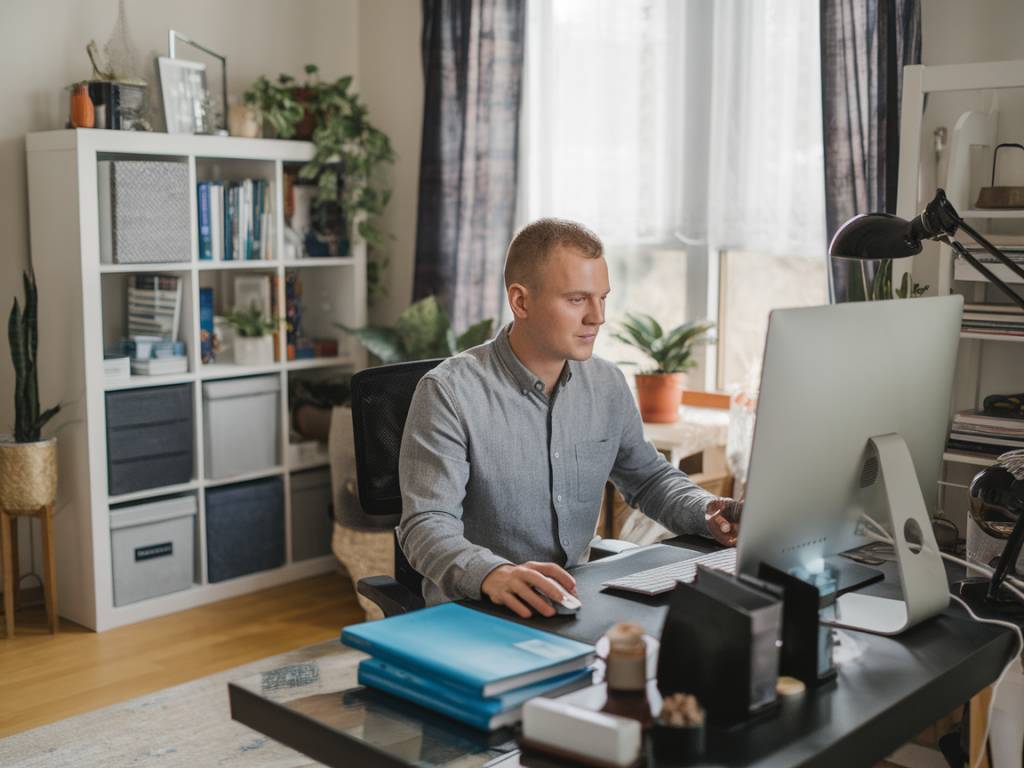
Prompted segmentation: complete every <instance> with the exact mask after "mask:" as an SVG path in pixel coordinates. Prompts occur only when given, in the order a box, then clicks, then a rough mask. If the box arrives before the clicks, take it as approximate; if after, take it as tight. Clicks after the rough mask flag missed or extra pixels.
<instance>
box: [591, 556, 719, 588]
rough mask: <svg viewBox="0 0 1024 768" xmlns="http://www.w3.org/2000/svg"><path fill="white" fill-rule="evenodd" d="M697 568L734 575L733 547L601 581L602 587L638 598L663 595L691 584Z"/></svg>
mask: <svg viewBox="0 0 1024 768" xmlns="http://www.w3.org/2000/svg"><path fill="white" fill-rule="evenodd" d="M698 565H703V566H704V567H705V568H714V569H716V570H719V571H725V572H726V573H736V548H735V547H731V548H729V549H719V550H717V551H715V552H709V553H708V554H706V555H700V556H699V557H693V558H690V559H689V560H680V561H679V562H678V563H669V564H668V565H659V566H658V567H657V568H650V569H648V570H646V571H638V572H637V573H631V574H629V575H628V576H620V577H619V578H617V579H611V580H610V581H606V582H603V583H602V584H601V586H603V587H609V588H611V589H621V590H624V591H626V592H639V593H640V594H641V595H660V594H661V593H662V592H670V591H672V590H673V589H675V588H676V584H677V583H678V582H680V581H683V582H686V583H687V584H689V583H690V582H691V581H693V580H694V578H696V576H697V566H698Z"/></svg>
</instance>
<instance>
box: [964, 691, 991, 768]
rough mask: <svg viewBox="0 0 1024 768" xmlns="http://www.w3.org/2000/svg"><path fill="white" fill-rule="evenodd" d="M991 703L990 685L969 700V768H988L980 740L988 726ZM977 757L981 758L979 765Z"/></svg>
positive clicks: (986, 757)
mask: <svg viewBox="0 0 1024 768" xmlns="http://www.w3.org/2000/svg"><path fill="white" fill-rule="evenodd" d="M991 702H992V686H991V685H990V686H989V687H988V688H986V689H985V690H983V691H982V692H981V693H979V694H978V695H977V696H975V697H974V698H973V699H971V741H970V744H971V755H970V761H969V762H968V765H969V766H971V768H974V766H978V768H990V766H989V762H988V754H987V753H986V750H985V742H984V741H982V739H983V738H984V736H985V730H986V725H987V724H988V709H989V704H991ZM979 757H981V762H980V763H979V762H978V758H979Z"/></svg>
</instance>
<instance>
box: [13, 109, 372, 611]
mask: <svg viewBox="0 0 1024 768" xmlns="http://www.w3.org/2000/svg"><path fill="white" fill-rule="evenodd" d="M26 152H27V157H28V179H29V209H30V227H31V245H32V264H33V269H34V270H35V274H36V279H37V282H38V285H39V338H40V344H39V370H40V377H39V388H40V400H41V402H43V403H46V404H50V403H54V402H60V403H62V409H61V413H60V414H59V416H58V419H57V423H56V426H55V427H54V428H53V429H54V430H55V433H56V435H57V436H58V446H59V478H60V480H59V486H60V487H59V496H58V501H57V512H56V518H55V522H56V525H55V528H56V552H57V580H58V605H59V609H60V613H61V615H62V616H65V617H67V618H69V619H71V620H72V621H75V622H77V623H79V624H82V625H84V626H87V627H90V628H93V629H95V630H97V631H101V630H105V629H109V628H112V627H116V626H120V625H124V624H130V623H133V622H137V621H141V620H143V619H147V618H150V617H154V616H159V615H163V614H167V613H172V612H174V611H179V610H182V609H185V608H190V607H192V606H196V605H201V604H204V603H208V602H211V601H214V600H220V599H223V598H226V597H230V596H233V595H238V594H243V593H246V592H251V591H254V590H258V589H263V588H266V587H269V586H272V585H275V584H280V583H284V582H287V581H291V580H294V579H299V578H303V577H306V576H310V575H313V574H316V573H321V572H325V571H329V570H331V569H333V568H334V567H335V564H334V558H333V556H323V557H316V558H313V559H309V560H303V561H300V562H292V559H291V555H292V514H291V493H290V477H291V473H292V472H294V471H299V470H306V469H310V468H312V467H311V466H309V465H308V464H304V465H302V466H289V464H288V455H289V453H288V450H287V448H288V446H287V443H288V434H289V430H288V426H289V417H288V400H287V398H288V380H289V378H290V377H292V376H296V375H303V376H307V375H317V374H320V373H324V372H330V371H332V370H339V371H340V370H345V369H358V368H360V367H362V366H363V365H365V355H364V353H363V352H362V350H361V349H360V348H359V347H358V346H357V345H356V344H355V343H354V342H353V340H352V339H350V338H347V337H346V336H345V334H344V333H342V332H340V331H338V330H337V329H333V323H332V322H331V321H337V322H342V323H345V324H348V325H352V326H362V325H365V323H366V245H365V243H363V242H358V243H354V244H353V246H352V248H351V253H350V255H348V256H345V257H336V258H323V259H314V258H309V259H296V260H291V261H288V260H283V259H282V258H281V256H282V255H283V254H284V217H283V210H284V206H283V194H282V190H283V183H282V182H283V176H284V168H285V166H286V165H292V164H295V165H299V164H302V163H303V162H306V161H308V160H309V159H310V158H311V157H312V156H313V146H312V145H311V144H309V143H308V142H299V141H277V140H269V139H240V138H228V137H216V136H190V135H174V134H159V133H133V132H123V131H105V130H81V129H80V130H65V131H51V132H46V133H35V134H30V135H28V136H27V138H26ZM102 159H136V160H138V159H160V160H167V159H171V160H175V161H179V162H183V163H186V164H187V165H188V171H189V181H190V186H189V188H190V190H191V192H190V206H189V208H190V210H191V212H192V214H191V231H192V238H191V249H190V254H189V258H188V260H187V261H182V262H180V263H169V264H168V263H163V264H101V263H100V245H99V209H98V202H97V163H98V161H100V160H102ZM214 176H216V177H221V178H224V179H232V178H242V177H246V176H255V177H259V178H264V179H267V180H268V181H270V182H272V194H273V202H272V214H273V229H272V237H273V241H272V242H273V249H272V253H273V256H274V258H273V259H272V260H259V261H229V262H223V261H217V262H212V261H199V260H198V235H197V226H196V183H197V182H198V181H200V180H203V179H206V178H213V177H214ZM293 269H294V270H301V272H300V275H316V278H315V280H312V279H310V280H309V281H308V282H315V283H316V285H317V289H316V296H315V301H316V302H317V304H316V306H315V307H314V308H313V309H312V310H311V312H312V314H313V315H314V316H315V317H316V318H317V319H318V320H319V322H320V328H318V331H319V332H320V333H321V334H322V333H324V330H323V329H324V327H326V326H330V327H331V328H332V331H330V332H332V334H333V335H334V336H335V338H337V340H338V355H337V356H336V357H331V358H313V359H301V360H292V361H289V360H287V355H286V350H285V341H284V339H285V333H284V319H283V318H282V319H281V332H280V333H279V334H278V336H279V344H280V349H278V355H277V359H278V360H279V362H274V363H272V364H268V365H263V366H248V367H246V366H238V365H233V364H230V363H223V362H218V363H211V364H206V365H204V364H203V363H202V361H201V356H200V348H199V346H200V345H199V343H198V341H197V340H198V339H199V311H198V307H199V287H200V284H203V285H206V284H208V283H215V282H216V281H217V280H220V279H222V276H224V275H227V276H230V275H233V274H239V273H241V272H243V271H247V270H252V271H255V272H258V273H261V274H268V275H276V276H277V278H278V280H277V286H278V288H277V290H278V295H277V306H278V307H284V306H285V301H284V285H285V277H286V274H287V273H288V272H290V271H291V270H293ZM140 272H154V273H168V274H174V275H178V276H180V277H181V278H182V279H183V281H184V290H185V296H184V301H183V308H182V313H183V319H182V323H181V333H182V336H183V338H184V339H185V340H186V342H187V346H188V349H187V355H188V363H189V369H188V372H187V373H182V374H174V375H167V376H133V377H132V378H131V379H129V380H128V381H126V382H124V383H117V384H112V383H108V382H107V381H105V380H104V371H103V351H104V343H105V342H109V340H110V338H111V336H112V335H114V334H115V333H116V331H117V327H116V326H117V322H116V318H117V317H118V316H119V315H120V314H121V313H122V312H123V307H121V306H118V305H119V302H121V301H122V298H121V297H123V291H121V286H122V285H123V284H124V283H125V281H126V280H127V276H128V275H131V274H135V273H140ZM281 314H282V315H283V314H284V313H283V312H282V313H281ZM252 375H276V376H278V377H279V378H280V383H281V387H280V402H279V408H278V413H279V414H280V419H281V429H280V445H279V446H278V456H279V458H280V461H279V464H278V466H274V467H271V468H268V469H266V470H265V471H262V472H257V473H250V474H247V475H245V476H242V477H233V478H229V479H226V480H221V479H217V480H212V479H208V478H206V477H205V475H204V460H203V402H202V383H203V382H204V381H208V380H213V379H222V378H231V377H242V376H252ZM182 383H188V384H191V385H192V392H193V423H194V441H195V442H194V451H193V456H194V472H193V478H192V480H191V481H189V482H186V483H178V484H175V485H171V486H163V487H159V488H151V489H147V490H144V491H138V492H134V493H128V494H122V495H120V496H110V495H109V494H108V485H107V444H106V412H105V395H106V393H108V392H111V391H116V390H122V389H134V388H139V387H163V386H167V385H171V384H182ZM314 466H316V465H314ZM320 466H326V463H325V464H323V465H320ZM275 476H279V477H281V478H282V481H283V485H284V505H285V508H284V520H285V557H286V560H285V565H284V566H282V567H280V568H275V569H273V570H269V571H263V572H259V573H254V574H250V575H247V576H242V577H239V578H236V579H232V580H228V581H223V582H219V583H209V581H208V579H207V570H206V542H205V527H206V526H205V506H204V490H205V489H206V488H210V487H215V486H223V485H225V484H229V483H235V482H242V481H245V480H251V479H255V478H257V477H275ZM183 493H194V494H195V496H196V498H197V502H198V516H197V518H196V524H195V546H196V557H195V560H196V563H195V571H194V578H193V582H194V583H193V585H192V587H191V588H190V589H187V590H184V591H181V592H175V593H172V594H168V595H164V596H162V597H156V598H152V599H149V600H144V601H141V602H138V603H133V604H130V605H125V606H118V607H115V606H114V602H113V586H112V573H111V538H110V527H109V519H108V511H109V509H110V506H111V505H112V504H116V503H121V502H129V501H144V500H147V499H156V498H161V497H164V496H168V495H176V494H183Z"/></svg>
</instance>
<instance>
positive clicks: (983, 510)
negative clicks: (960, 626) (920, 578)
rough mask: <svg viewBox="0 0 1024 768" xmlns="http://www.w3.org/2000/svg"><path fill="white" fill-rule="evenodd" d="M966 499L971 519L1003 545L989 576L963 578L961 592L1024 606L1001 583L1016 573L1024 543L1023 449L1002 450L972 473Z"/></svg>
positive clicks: (993, 603)
mask: <svg viewBox="0 0 1024 768" xmlns="http://www.w3.org/2000/svg"><path fill="white" fill-rule="evenodd" d="M969 503H970V513H971V520H972V521H973V522H974V523H975V524H976V525H977V526H978V527H979V528H980V529H981V531H982V532H983V533H985V534H986V535H987V536H990V537H992V538H995V539H999V540H1005V546H1004V547H1003V550H1002V553H1001V554H1000V555H999V560H998V562H997V563H996V566H995V570H994V571H993V573H992V577H991V579H988V578H973V577H972V578H968V579H965V580H964V581H963V582H961V584H960V594H961V595H964V596H966V597H973V598H983V599H984V600H985V602H986V603H988V604H990V605H997V606H1000V607H1008V608H1009V607H1016V608H1017V609H1020V610H1024V600H1021V599H1020V598H1019V597H1016V596H1015V595H1014V594H1013V593H1012V592H1010V591H1009V590H1007V589H1005V588H1004V587H1003V583H1004V582H1005V581H1006V579H1007V577H1008V576H1014V575H1019V574H1016V573H1015V566H1016V563H1017V558H1018V557H1019V556H1020V552H1021V545H1022V544H1024V450H1021V451H1010V452H1009V453H1004V454H1003V455H1002V456H1000V457H999V460H998V461H997V462H996V463H995V464H993V465H992V466H990V467H986V468H985V469H983V470H981V472H979V473H978V474H977V475H975V476H974V479H973V480H972V481H971V487H970V491H969ZM983 565H988V563H983ZM1018 584H1019V582H1018Z"/></svg>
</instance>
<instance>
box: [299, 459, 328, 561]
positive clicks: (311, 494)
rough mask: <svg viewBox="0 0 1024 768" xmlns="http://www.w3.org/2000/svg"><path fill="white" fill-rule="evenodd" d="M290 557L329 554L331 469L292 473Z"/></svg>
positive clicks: (300, 557) (303, 558) (301, 557)
mask: <svg viewBox="0 0 1024 768" xmlns="http://www.w3.org/2000/svg"><path fill="white" fill-rule="evenodd" d="M291 496H292V560H293V561H298V560H308V559H309V558H311V557H320V556H321V555H329V554H331V533H332V532H333V522H334V518H333V516H332V513H331V471H330V470H329V469H326V468H324V469H312V470H309V471H308V472H296V473H295V474H293V475H292V477H291Z"/></svg>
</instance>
